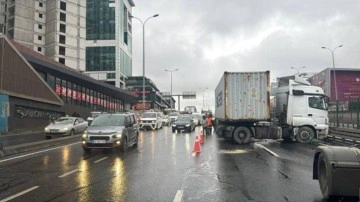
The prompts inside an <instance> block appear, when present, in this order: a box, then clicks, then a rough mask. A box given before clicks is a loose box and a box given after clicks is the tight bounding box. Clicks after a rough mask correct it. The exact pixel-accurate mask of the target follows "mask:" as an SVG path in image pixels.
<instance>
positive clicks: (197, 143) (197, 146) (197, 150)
mask: <svg viewBox="0 0 360 202" xmlns="http://www.w3.org/2000/svg"><path fill="white" fill-rule="evenodd" d="M193 152H194V153H200V152H201V146H200V140H199V138H198V136H196V140H195V144H194V149H193Z"/></svg>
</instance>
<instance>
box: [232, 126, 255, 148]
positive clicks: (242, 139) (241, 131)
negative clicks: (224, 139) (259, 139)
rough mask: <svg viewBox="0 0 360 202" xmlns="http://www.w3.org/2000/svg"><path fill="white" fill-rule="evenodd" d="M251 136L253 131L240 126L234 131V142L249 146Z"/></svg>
mask: <svg viewBox="0 0 360 202" xmlns="http://www.w3.org/2000/svg"><path fill="white" fill-rule="evenodd" d="M251 136H252V135H251V131H250V130H249V129H248V128H246V127H243V126H240V127H237V128H236V129H235V130H234V135H233V137H234V141H235V142H236V143H238V144H248V143H249V142H250V140H251Z"/></svg>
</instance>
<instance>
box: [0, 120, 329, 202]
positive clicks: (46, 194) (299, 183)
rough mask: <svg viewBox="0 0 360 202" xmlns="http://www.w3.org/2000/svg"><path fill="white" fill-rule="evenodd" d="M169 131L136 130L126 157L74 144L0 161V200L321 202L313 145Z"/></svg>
mask: <svg viewBox="0 0 360 202" xmlns="http://www.w3.org/2000/svg"><path fill="white" fill-rule="evenodd" d="M199 129H200V128H199V127H198V128H197V129H196V131H195V132H192V133H177V134H173V133H172V132H171V127H164V128H163V129H160V130H158V131H142V132H141V134H140V138H139V144H138V146H137V147H134V148H130V149H129V150H128V151H126V152H125V153H122V152H120V151H110V152H109V151H105V152H104V151H102V150H94V151H93V152H92V153H91V154H87V155H85V154H84V152H83V150H82V147H81V144H80V139H79V141H76V142H74V143H72V144H68V145H65V146H63V147H56V148H53V149H46V150H43V151H37V152H36V153H34V154H31V153H26V154H21V155H23V156H20V154H19V155H15V156H9V157H6V158H1V159H0V202H2V201H7V200H9V199H12V200H11V201H204V202H205V201H206V202H208V201H323V199H322V195H321V192H320V188H319V185H318V182H317V181H314V180H312V161H313V152H314V148H315V147H316V145H303V144H297V143H287V144H286V143H282V142H279V141H258V142H252V143H251V144H249V145H246V146H240V145H237V144H233V143H230V142H227V141H225V140H223V139H222V138H217V137H216V136H215V135H214V136H211V137H208V138H207V139H206V142H205V143H204V144H202V145H201V152H200V153H198V154H197V155H193V152H192V151H193V148H194V142H195V136H196V134H198V133H199Z"/></svg>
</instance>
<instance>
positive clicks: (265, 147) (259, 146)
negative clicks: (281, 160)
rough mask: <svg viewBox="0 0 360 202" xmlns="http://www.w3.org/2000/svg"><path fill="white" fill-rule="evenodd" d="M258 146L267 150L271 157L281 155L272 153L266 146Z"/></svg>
mask: <svg viewBox="0 0 360 202" xmlns="http://www.w3.org/2000/svg"><path fill="white" fill-rule="evenodd" d="M256 145H257V146H259V147H261V148H263V149H265V150H266V151H267V152H269V153H270V154H271V155H273V156H276V157H279V155H277V154H276V153H275V152H273V151H271V150H270V149H268V148H266V147H265V146H264V145H261V144H256Z"/></svg>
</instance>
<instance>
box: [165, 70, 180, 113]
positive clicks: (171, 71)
mask: <svg viewBox="0 0 360 202" xmlns="http://www.w3.org/2000/svg"><path fill="white" fill-rule="evenodd" d="M165 71H166V72H170V95H171V97H170V106H171V109H172V73H173V72H176V71H179V69H173V70H168V69H165Z"/></svg>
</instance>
